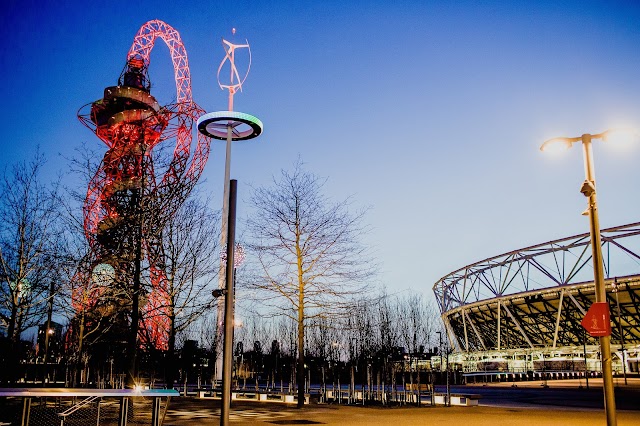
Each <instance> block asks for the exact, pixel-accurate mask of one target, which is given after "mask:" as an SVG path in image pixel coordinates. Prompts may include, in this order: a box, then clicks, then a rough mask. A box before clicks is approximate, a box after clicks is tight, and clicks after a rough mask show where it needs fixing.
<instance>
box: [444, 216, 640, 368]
mask: <svg viewBox="0 0 640 426" xmlns="http://www.w3.org/2000/svg"><path fill="white" fill-rule="evenodd" d="M601 241H602V254H603V263H604V265H603V266H604V273H605V286H606V293H607V301H608V303H609V308H610V315H611V327H612V335H611V345H612V348H611V350H612V355H613V359H612V363H613V370H614V373H618V374H624V375H625V377H626V374H629V373H635V374H637V373H638V360H639V354H640V322H639V318H640V317H639V316H638V306H639V305H640V223H633V224H629V225H623V226H617V227H614V228H608V229H603V230H601ZM591 253H592V251H591V244H590V238H589V234H588V233H586V234H581V235H576V236H572V237H567V238H563V239H559V240H555V241H549V242H546V243H543V244H538V245H535V246H531V247H526V248H523V249H520V250H515V251H512V252H509V253H505V254H501V255H498V256H494V257H491V258H488V259H485V260H481V261H479V262H476V263H473V264H471V265H467V266H465V267H463V268H460V269H458V270H456V271H453V272H451V273H449V274H447V275H446V276H444V277H442V278H441V279H440V280H438V282H437V283H436V284H435V285H434V286H433V291H434V293H435V296H436V299H437V301H438V305H439V308H440V313H441V316H442V320H443V322H444V326H445V330H446V334H447V337H448V342H449V345H450V347H451V352H452V353H451V355H450V356H449V363H450V365H451V366H452V367H453V368H456V369H458V370H462V371H463V372H464V373H465V375H467V376H473V375H484V376H486V375H487V374H489V375H498V376H504V375H508V376H510V377H511V378H513V379H520V378H522V379H524V378H543V377H547V376H551V377H557V378H560V377H581V376H582V375H583V374H584V373H585V370H586V372H589V373H590V374H598V373H599V372H600V371H601V363H600V353H599V351H600V349H599V344H598V340H597V338H594V337H591V336H589V334H587V333H586V331H585V330H584V329H583V327H582V326H581V324H580V322H581V321H582V319H583V317H584V315H585V313H586V312H587V310H588V309H589V307H590V306H591V304H592V303H593V302H595V286H594V281H593V266H592V254H591Z"/></svg>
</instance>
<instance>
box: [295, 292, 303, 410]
mask: <svg viewBox="0 0 640 426" xmlns="http://www.w3.org/2000/svg"><path fill="white" fill-rule="evenodd" d="M303 303H304V301H303V292H302V288H301V289H300V305H299V306H298V368H297V370H296V383H297V386H298V408H302V407H303V406H304V305H303Z"/></svg>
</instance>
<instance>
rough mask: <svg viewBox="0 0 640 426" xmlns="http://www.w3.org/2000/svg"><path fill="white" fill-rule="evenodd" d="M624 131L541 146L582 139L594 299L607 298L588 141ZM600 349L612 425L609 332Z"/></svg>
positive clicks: (582, 189)
mask: <svg viewBox="0 0 640 426" xmlns="http://www.w3.org/2000/svg"><path fill="white" fill-rule="evenodd" d="M628 133H629V132H627V131H621V130H617V129H611V130H607V131H604V132H602V133H598V134H595V135H591V134H588V133H585V134H584V135H582V136H578V137H573V138H566V137H559V138H553V139H549V140H547V141H545V142H544V143H543V144H542V146H541V147H540V150H541V151H552V150H553V151H558V150H561V149H568V148H571V146H572V145H573V144H574V143H576V142H581V143H582V153H583V158H584V172H585V181H584V182H583V183H582V186H581V187H580V192H581V193H582V194H584V196H585V197H587V198H588V199H589V206H588V208H587V210H586V212H588V214H589V225H590V226H589V228H590V235H591V250H592V253H593V254H592V255H593V275H594V283H595V296H596V302H607V296H606V292H605V285H604V268H603V263H602V245H601V241H600V222H599V220H598V202H597V199H596V178H595V172H594V167H593V149H592V146H591V142H592V141H593V140H594V139H596V140H597V139H601V140H603V141H605V142H607V141H610V140H612V139H614V138H615V139H618V137H620V136H623V135H625V134H628ZM599 340H600V353H601V354H602V380H603V387H604V400H605V401H604V402H605V411H606V415H607V425H608V426H615V425H616V424H617V419H616V402H615V395H614V388H613V374H612V370H611V336H601V337H599Z"/></svg>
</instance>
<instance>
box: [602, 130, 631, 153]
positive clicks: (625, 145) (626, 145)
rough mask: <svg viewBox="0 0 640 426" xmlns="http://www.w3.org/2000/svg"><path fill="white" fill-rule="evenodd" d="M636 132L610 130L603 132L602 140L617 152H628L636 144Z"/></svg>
mask: <svg viewBox="0 0 640 426" xmlns="http://www.w3.org/2000/svg"><path fill="white" fill-rule="evenodd" d="M638 136H639V135H638V132H637V131H636V130H633V129H625V128H622V129H611V130H607V131H606V132H604V134H603V135H602V140H603V141H604V142H606V143H607V144H611V146H612V147H615V148H616V149H619V150H628V149H630V148H631V147H632V146H633V145H635V144H636V143H637V142H638V139H639V138H638Z"/></svg>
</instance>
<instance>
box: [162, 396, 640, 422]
mask: <svg viewBox="0 0 640 426" xmlns="http://www.w3.org/2000/svg"><path fill="white" fill-rule="evenodd" d="M219 416H220V410H219V402H218V401H212V400H199V399H196V398H175V399H172V400H171V406H170V408H169V410H168V412H167V416H166V418H165V422H164V425H165V426H186V425H202V426H209V425H219V424H220V417H219ZM229 420H230V423H231V424H232V425H234V426H249V425H251V426H254V425H258V426H260V425H263V426H273V425H300V424H309V425H314V424H316V425H326V426H362V425H367V426H389V425H392V426H418V425H419V426H424V425H426V424H452V425H459V424H470V425H473V426H520V425H522V426H530V425H535V426H555V425H562V426H565V425H566V426H571V425H577V426H596V425H597V426H601V425H602V424H605V423H606V419H605V414H604V412H603V411H601V410H585V409H580V410H571V409H566V408H565V409H561V408H554V407H549V406H539V407H536V408H517V407H488V406H479V407H431V406H426V407H394V408H389V407H358V406H339V405H308V406H305V407H304V408H302V409H297V408H294V407H286V406H283V405H281V404H269V403H262V404H261V403H247V402H243V403H237V404H234V405H232V407H231V415H230V418H229ZM638 424H640V411H619V412H618V425H619V426H627V425H628V426H632V425H633V426H636V425H638Z"/></svg>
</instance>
